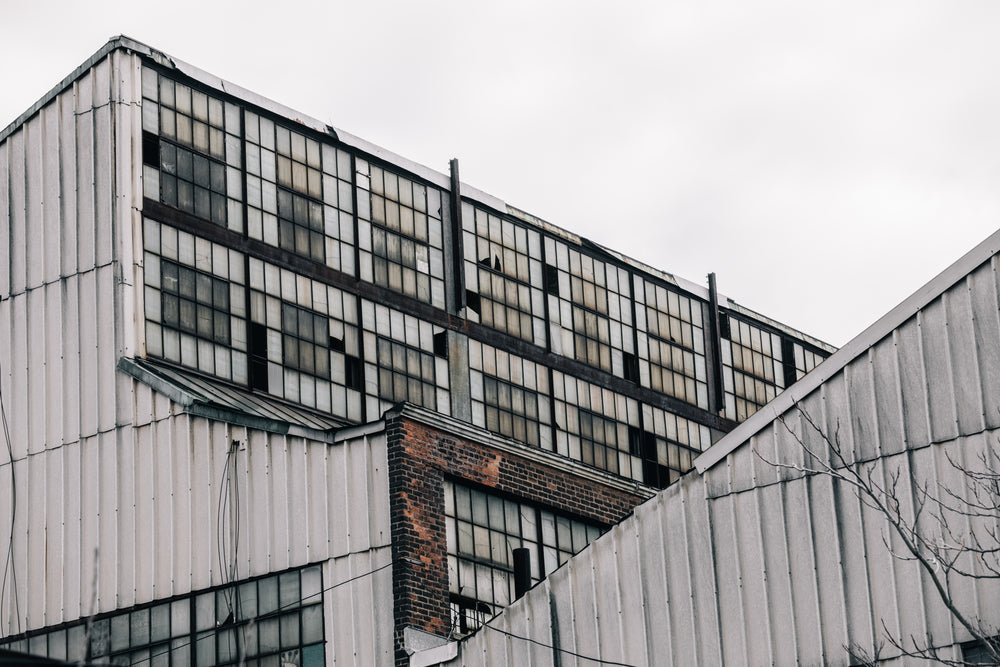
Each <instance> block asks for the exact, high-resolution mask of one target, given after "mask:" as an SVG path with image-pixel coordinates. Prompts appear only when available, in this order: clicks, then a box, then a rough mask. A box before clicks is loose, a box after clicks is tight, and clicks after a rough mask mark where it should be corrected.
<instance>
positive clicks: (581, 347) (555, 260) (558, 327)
mask: <svg viewBox="0 0 1000 667" xmlns="http://www.w3.org/2000/svg"><path fill="white" fill-rule="evenodd" d="M545 258H546V262H547V264H546V266H545V267H544V270H545V271H546V272H547V274H549V275H547V276H546V279H545V284H546V289H547V291H548V293H549V297H548V298H549V317H550V319H551V331H552V333H551V344H552V351H553V352H555V353H557V354H562V355H563V356H566V357H571V358H574V359H576V360H578V361H582V362H584V363H586V364H589V365H591V366H596V367H598V368H601V369H603V370H606V371H609V372H611V373H614V374H615V375H618V376H619V377H628V376H629V375H630V374H631V372H632V371H631V368H632V362H630V361H629V360H630V359H631V358H633V357H634V355H635V344H634V341H633V337H632V336H633V334H632V303H631V299H632V296H631V290H630V287H629V274H628V272H627V271H626V270H625V269H623V268H621V267H617V266H614V265H613V264H608V263H606V262H603V261H601V260H599V259H595V258H593V257H591V256H590V255H588V254H586V253H582V252H580V251H579V250H576V249H575V248H571V247H569V246H568V245H566V244H565V243H562V242H561V241H556V240H555V239H553V238H546V239H545ZM626 355H629V356H626Z"/></svg>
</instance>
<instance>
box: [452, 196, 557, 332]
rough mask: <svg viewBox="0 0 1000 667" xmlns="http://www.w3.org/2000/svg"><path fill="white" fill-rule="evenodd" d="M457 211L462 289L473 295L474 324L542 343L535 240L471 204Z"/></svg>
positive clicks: (538, 247) (537, 239) (537, 238)
mask: <svg viewBox="0 0 1000 667" xmlns="http://www.w3.org/2000/svg"><path fill="white" fill-rule="evenodd" d="M462 209H463V214H462V223H463V226H464V237H465V243H464V246H465V276H466V288H467V289H469V290H470V291H472V292H475V293H476V294H478V296H479V305H478V309H477V312H478V314H479V321H480V322H481V323H482V324H485V325H487V326H491V327H494V328H496V329H500V330H501V331H506V332H507V333H509V334H511V335H513V336H517V337H518V338H522V339H524V340H526V341H529V342H533V343H535V344H536V345H544V344H545V320H544V315H545V303H544V293H543V292H542V290H541V289H540V287H539V286H540V285H541V284H542V262H541V236H540V235H539V233H538V232H537V231H534V230H529V229H526V228H524V227H522V226H520V225H518V224H515V223H513V222H511V221H509V220H503V219H501V218H500V217H498V216H495V215H492V214H490V213H487V212H486V211H484V210H482V209H478V208H475V207H474V206H472V205H471V204H468V203H464V204H463V205H462Z"/></svg>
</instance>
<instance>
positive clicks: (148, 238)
mask: <svg viewBox="0 0 1000 667" xmlns="http://www.w3.org/2000/svg"><path fill="white" fill-rule="evenodd" d="M143 244H144V247H145V253H144V255H143V265H144V267H143V268H144V271H143V274H144V281H145V290H144V298H145V310H146V353H147V354H148V355H149V356H151V357H158V358H161V359H166V360H167V361H171V362H173V363H177V364H181V365H183V366H188V367H189V368H194V369H197V370H199V371H202V372H204V373H207V374H209V375H215V376H218V377H221V378H224V379H227V380H231V381H233V382H236V383H240V384H244V383H246V382H247V329H246V292H245V287H244V277H243V269H244V266H243V263H244V258H243V255H242V254H241V253H238V252H236V251H235V250H230V249H228V248H226V247H224V246H221V245H218V244H216V243H212V242H210V241H207V240H205V239H202V238H198V237H196V236H193V235H191V234H188V233H187V232H183V231H179V230H177V229H175V228H173V227H170V226H168V225H163V224H160V223H159V222H156V221H155V220H150V219H148V218H147V219H146V220H145V222H144V227H143Z"/></svg>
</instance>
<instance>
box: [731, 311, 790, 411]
mask: <svg viewBox="0 0 1000 667" xmlns="http://www.w3.org/2000/svg"><path fill="white" fill-rule="evenodd" d="M727 320H728V324H729V326H728V329H729V337H728V340H725V339H724V340H723V341H722V366H723V385H724V389H725V399H726V405H725V414H726V417H727V418H729V419H733V420H736V421H743V420H745V419H746V418H747V417H749V416H750V415H752V414H753V413H755V412H756V411H757V410H759V409H760V408H761V407H762V406H763V405H764V404H766V403H767V402H768V401H770V400H771V399H773V398H774V397H775V396H777V395H778V394H779V393H780V392H781V391H782V390H783V389H784V388H785V380H784V367H783V365H782V353H781V337H780V336H778V335H777V334H773V333H770V332H768V331H764V330H763V329H760V328H759V327H756V326H753V325H752V324H750V323H748V322H744V321H742V320H739V319H737V318H735V317H733V316H732V315H727ZM724 328H725V327H724ZM723 333H725V331H723Z"/></svg>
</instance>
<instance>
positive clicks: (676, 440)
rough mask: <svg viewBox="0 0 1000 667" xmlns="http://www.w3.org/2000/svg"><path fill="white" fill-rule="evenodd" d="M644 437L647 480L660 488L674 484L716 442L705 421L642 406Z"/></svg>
mask: <svg viewBox="0 0 1000 667" xmlns="http://www.w3.org/2000/svg"><path fill="white" fill-rule="evenodd" d="M642 417H643V427H644V428H645V431H644V432H643V433H642V434H638V438H639V440H640V445H639V446H640V448H641V456H642V465H643V481H644V482H645V483H646V484H648V485H650V486H653V487H656V488H661V489H662V488H664V487H665V486H667V485H668V484H673V483H674V482H676V481H677V480H678V479H680V476H681V475H683V474H684V473H686V472H687V471H688V470H690V469H691V467H692V466H693V462H694V459H695V458H696V457H697V456H698V455H699V454H700V453H701V452H702V451H704V450H705V449H708V447H710V446H711V445H712V434H711V431H710V430H709V428H708V427H707V426H705V425H703V424H698V423H696V422H693V421H690V420H687V419H684V418H683V417H678V416H677V415H675V414H672V413H670V412H667V411H665V410H662V409H660V408H655V407H653V406H650V405H645V404H644V405H643V406H642Z"/></svg>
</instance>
